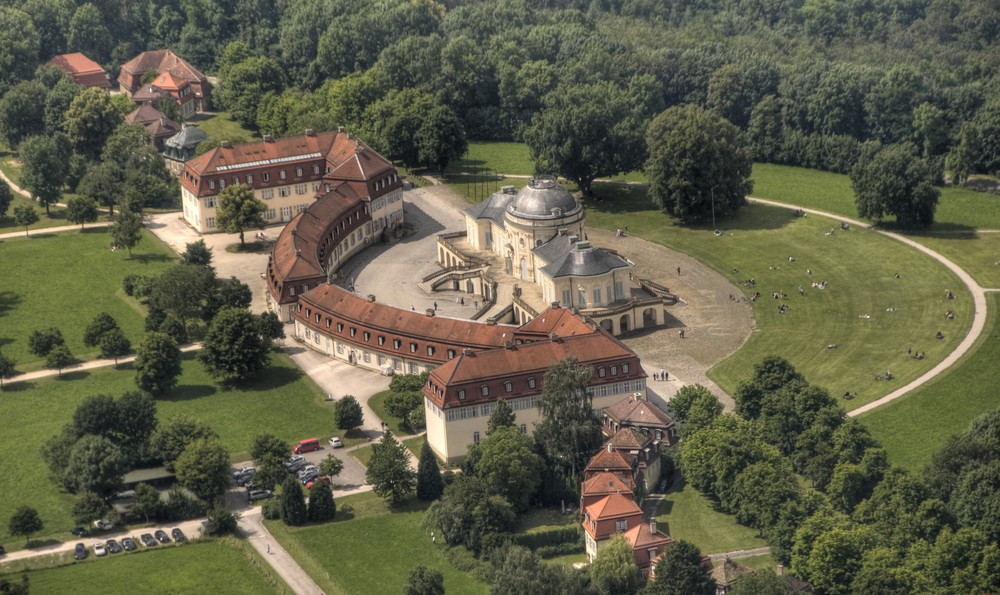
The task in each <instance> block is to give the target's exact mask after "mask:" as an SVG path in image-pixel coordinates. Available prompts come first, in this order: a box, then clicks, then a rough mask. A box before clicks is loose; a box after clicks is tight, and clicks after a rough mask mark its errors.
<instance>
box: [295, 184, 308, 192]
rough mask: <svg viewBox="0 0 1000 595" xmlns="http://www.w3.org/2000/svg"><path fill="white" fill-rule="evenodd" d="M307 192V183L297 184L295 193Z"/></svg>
mask: <svg viewBox="0 0 1000 595" xmlns="http://www.w3.org/2000/svg"><path fill="white" fill-rule="evenodd" d="M305 193H306V185H305V184H296V185H295V194H305Z"/></svg>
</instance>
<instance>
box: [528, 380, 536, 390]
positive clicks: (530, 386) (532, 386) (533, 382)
mask: <svg viewBox="0 0 1000 595" xmlns="http://www.w3.org/2000/svg"><path fill="white" fill-rule="evenodd" d="M528 388H535V379H534V378H528Z"/></svg>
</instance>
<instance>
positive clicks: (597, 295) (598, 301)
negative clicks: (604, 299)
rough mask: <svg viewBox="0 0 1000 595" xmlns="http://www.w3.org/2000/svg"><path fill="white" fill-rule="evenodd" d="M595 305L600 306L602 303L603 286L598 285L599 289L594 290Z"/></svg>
mask: <svg viewBox="0 0 1000 595" xmlns="http://www.w3.org/2000/svg"><path fill="white" fill-rule="evenodd" d="M594 305H595V306H600V305H601V288H600V287H598V288H597V289H595V290H594Z"/></svg>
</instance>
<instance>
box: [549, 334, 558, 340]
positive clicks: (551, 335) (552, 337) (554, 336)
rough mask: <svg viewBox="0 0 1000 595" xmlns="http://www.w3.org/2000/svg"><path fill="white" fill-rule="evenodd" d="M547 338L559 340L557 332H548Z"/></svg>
mask: <svg viewBox="0 0 1000 595" xmlns="http://www.w3.org/2000/svg"><path fill="white" fill-rule="evenodd" d="M549 338H550V339H552V340H553V341H558V340H559V334H558V333H549Z"/></svg>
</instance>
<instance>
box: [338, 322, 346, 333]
mask: <svg viewBox="0 0 1000 595" xmlns="http://www.w3.org/2000/svg"><path fill="white" fill-rule="evenodd" d="M337 332H338V333H342V332H344V323H343V322H338V323H337Z"/></svg>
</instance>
